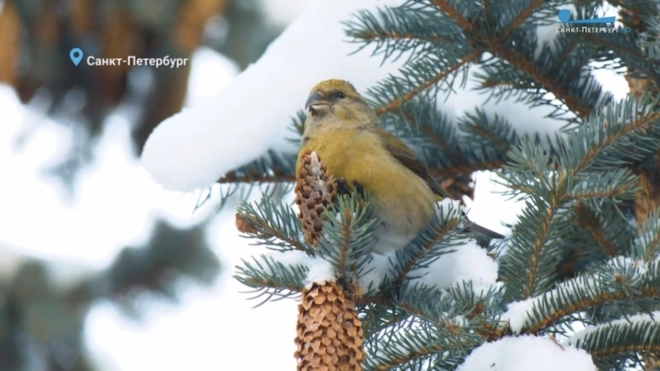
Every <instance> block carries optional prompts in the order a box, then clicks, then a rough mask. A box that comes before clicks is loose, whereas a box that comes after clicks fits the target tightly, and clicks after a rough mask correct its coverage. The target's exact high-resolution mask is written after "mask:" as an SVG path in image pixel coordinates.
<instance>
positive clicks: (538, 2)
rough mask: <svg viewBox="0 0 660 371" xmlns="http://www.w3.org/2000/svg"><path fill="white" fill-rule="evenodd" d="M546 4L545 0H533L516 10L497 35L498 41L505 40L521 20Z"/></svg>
mask: <svg viewBox="0 0 660 371" xmlns="http://www.w3.org/2000/svg"><path fill="white" fill-rule="evenodd" d="M546 5H547V2H546V1H545V0H534V1H531V2H529V4H527V6H526V7H525V8H524V9H522V10H521V11H518V12H517V15H516V17H515V18H514V19H513V20H512V21H511V22H510V23H509V25H508V26H507V27H506V28H505V29H504V32H503V33H502V34H501V35H500V36H499V39H500V42H504V41H505V40H507V39H508V38H509V37H510V36H511V34H512V33H513V32H514V31H516V30H518V29H519V27H520V25H521V24H522V23H523V22H525V21H527V20H528V19H529V18H530V17H531V16H532V15H533V14H534V13H535V12H537V11H538V9H539V8H540V7H543V6H546Z"/></svg>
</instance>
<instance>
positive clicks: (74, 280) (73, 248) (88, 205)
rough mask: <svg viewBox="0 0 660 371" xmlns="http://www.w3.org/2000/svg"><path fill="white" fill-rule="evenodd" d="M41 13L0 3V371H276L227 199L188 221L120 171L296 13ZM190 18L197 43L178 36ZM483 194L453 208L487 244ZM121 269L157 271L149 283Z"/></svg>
mask: <svg viewBox="0 0 660 371" xmlns="http://www.w3.org/2000/svg"><path fill="white" fill-rule="evenodd" d="M53 3H55V2H46V1H39V0H31V1H25V2H23V1H11V0H5V1H4V2H1V1H0V4H2V13H0V51H2V52H5V51H6V52H7V54H6V55H5V56H0V174H2V175H0V221H1V222H0V316H2V317H0V354H4V355H0V370H14V369H15V370H20V369H27V370H29V371H32V370H35V371H41V370H163V371H165V370H182V369H185V370H200V371H203V370H291V369H293V368H294V367H295V360H294V358H293V351H294V343H293V337H294V328H295V320H296V302H295V301H291V300H289V301H279V302H274V303H268V304H267V305H264V306H261V307H259V308H256V309H252V307H253V306H254V305H255V304H257V301H250V300H248V298H249V297H250V295H249V294H245V293H244V291H245V290H246V288H245V287H242V286H241V285H240V284H239V283H238V282H237V281H235V280H234V279H233V278H232V277H231V276H232V274H233V267H234V266H235V265H236V264H239V262H240V259H246V258H248V257H250V256H252V255H255V254H256V253H259V252H261V251H260V248H258V247H255V246H249V245H248V244H247V242H246V240H243V239H241V238H240V237H239V235H238V232H237V231H236V228H235V225H234V209H235V207H236V205H237V203H238V199H235V200H230V202H229V204H227V205H225V207H224V209H223V211H221V212H219V213H218V212H216V209H217V202H214V200H213V199H212V200H211V202H206V203H205V204H204V205H203V206H202V207H201V208H200V209H197V210H196V211H195V208H196V206H197V204H198V202H199V196H200V195H199V193H197V192H189V193H181V192H171V191H166V190H164V189H163V188H162V186H161V185H159V184H157V183H156V182H155V181H154V180H152V179H151V177H150V176H149V175H148V174H147V173H146V172H145V171H144V170H143V169H142V168H141V166H140V163H139V160H138V159H137V153H139V152H140V150H141V148H142V146H143V145H144V142H145V140H146V138H147V136H148V135H149V133H150V132H151V130H152V129H153V128H154V127H155V126H156V125H157V124H158V123H159V122H160V121H162V120H163V119H164V118H166V117H168V116H170V115H172V114H173V113H175V112H177V111H179V109H180V108H181V106H182V105H183V106H185V105H189V104H190V103H191V102H195V101H198V100H200V99H203V98H207V97H212V96H214V95H215V94H218V93H220V92H221V91H222V90H223V89H224V88H226V87H228V86H229V85H230V84H231V83H232V81H233V80H234V78H235V77H236V76H237V75H238V74H240V73H241V71H242V70H244V69H245V68H246V67H247V66H248V65H249V64H250V63H252V62H255V61H256V60H257V59H258V58H259V57H260V56H261V54H262V53H263V51H264V49H265V48H266V46H267V45H268V44H269V43H270V41H272V40H273V39H274V38H276V37H277V36H278V34H279V33H280V32H281V31H282V30H283V29H284V28H285V27H286V25H287V24H288V23H290V22H291V21H292V20H294V19H295V18H296V17H297V16H298V15H300V14H301V13H302V12H303V11H305V9H306V7H308V6H309V4H310V3H312V1H311V0H249V1H246V0H233V1H220V0H216V1H204V0H194V1H192V0H191V1H166V2H162V4H161V5H160V6H158V7H156V6H155V5H154V4H151V3H153V2H148V3H149V4H151V5H149V4H147V3H146V2H144V3H143V2H140V1H137V0H136V1H135V3H136V4H138V5H135V6H133V7H131V6H126V7H121V6H119V5H116V3H113V2H110V1H100V2H96V5H95V6H97V7H98V8H99V9H104V11H105V13H104V14H110V16H107V17H109V18H107V19H103V20H101V21H100V22H99V25H96V24H95V22H92V20H91V19H90V18H91V16H89V15H90V14H97V13H94V10H93V9H89V7H91V5H89V4H92V3H93V2H91V1H83V0H80V1H70V2H66V1H61V2H58V3H60V4H59V5H58V6H57V7H55V8H52V9H51V8H49V7H52V6H54V5H52V4H53ZM126 3H127V4H132V3H133V2H130V1H129V2H126ZM186 3H190V4H193V3H194V7H193V8H194V9H193V10H192V11H190V10H186V7H185V4H186ZM81 4H83V5H85V4H87V5H86V6H88V8H85V6H83V5H81ZM139 4H142V5H139ZM144 4H147V5H144ZM163 4H164V5H163ZM40 7H43V9H41V8H40ZM47 8H48V9H47ZM81 8H82V10H81ZM99 9H96V11H98V10H99ZM53 10H57V12H55V13H54V12H53ZM81 12H82V13H81ZM113 12H114V13H113ZM204 12H206V13H204ZM52 14H58V15H59V16H61V17H64V16H62V14H66V17H69V18H66V17H65V18H66V19H67V22H69V24H70V27H64V28H58V27H59V26H58V25H61V23H58V22H59V21H61V18H60V19H59V20H58V19H52V17H57V15H53V16H52V17H51V15H52ZM80 14H83V15H80ZM191 14H192V15H191ZM195 16H197V17H201V18H200V19H201V20H204V22H202V24H203V25H204V26H203V27H201V26H200V27H199V29H198V30H197V29H190V28H186V27H187V26H186V25H188V26H189V25H190V24H191V21H190V20H191V19H193V20H195V22H196V23H195V24H199V23H200V22H198V21H199V19H195V18H194V17H195ZM112 17H115V18H112ZM186 17H188V18H186ZM191 17H192V18H191ZM181 19H184V20H183V21H181ZM168 20H169V22H170V23H167V22H168ZM35 25H39V27H36V26H35ZM31 26H35V27H31ZM193 28H194V27H193ZM26 29H28V30H27V31H26ZM63 29H65V30H64V31H63ZM58 30H59V31H58ZM172 30H173V32H172ZM19 31H20V32H19ZM17 32H18V33H17ZM197 34H199V35H198V36H195V35H197ZM182 35H183V36H182ZM186 35H188V36H189V37H188V38H186ZM190 35H193V36H190ZM28 36H29V37H28ZM127 38H128V39H130V40H129V41H126V40H127ZM99 40H102V41H99ZM172 40H174V41H172ZM77 42H80V43H81V44H80V45H78V44H77ZM109 45H115V46H114V47H110V46H109ZM126 45H129V46H126ZM74 46H79V47H81V48H82V49H83V50H85V51H90V50H92V52H90V53H92V54H94V53H96V55H99V56H101V55H108V56H113V53H115V55H114V56H123V55H122V54H119V55H117V54H116V53H121V52H122V51H125V52H126V53H125V54H124V55H138V56H152V57H158V56H165V55H171V56H185V55H188V54H189V55H190V57H191V61H192V63H191V68H190V70H189V71H178V72H172V71H164V70H162V69H161V70H160V71H153V70H149V69H148V68H135V69H132V70H129V71H116V70H113V69H111V68H110V67H96V68H89V67H85V68H79V69H75V68H73V67H72V65H71V64H70V62H69V61H68V53H69V49H70V48H71V47H74ZM307 47H309V45H300V50H301V52H302V53H304V52H305V50H304V49H305V48H307ZM86 48H87V49H86ZM177 48H178V49H177ZM173 50H179V53H180V54H178V55H177V54H176V52H175V51H173ZM12 53H13V54H12ZM186 53H188V54H186ZM11 56H14V57H15V58H13V59H11V58H10V57H11ZM292 58H293V57H292ZM67 63H68V64H67ZM104 69H105V70H104ZM102 71H104V72H102ZM166 73H174V75H171V74H170V75H167V74H166ZM278 73H280V71H273V74H278ZM179 81H183V82H184V83H183V84H179V83H178V82H179ZM603 81H606V84H607V86H609V87H611V90H612V91H613V92H615V93H616V95H617V96H619V97H620V96H623V95H624V94H625V91H626V90H627V85H626V83H625V81H624V80H623V78H621V77H616V76H614V75H607V76H603ZM186 83H187V89H186ZM358 85H359V84H358ZM360 87H361V88H366V86H364V87H362V86H360ZM304 89H308V87H304ZM273 94H274V95H275V96H279V95H278V94H279V93H278V92H273ZM302 104H303V101H300V106H302ZM89 107H92V108H89ZM163 107H164V108H163ZM245 107H250V105H246V106H245ZM245 113H246V114H248V115H249V114H250V112H249V110H247V111H246V112H245ZM244 145H245V146H249V145H250V141H249V140H246V141H245V142H244ZM493 178H494V176H493V175H491V174H489V173H481V174H477V175H476V176H475V179H476V184H477V187H476V192H475V201H476V202H475V203H474V204H471V203H470V200H466V201H467V202H468V209H469V210H470V211H469V215H470V217H471V219H473V220H475V221H476V222H478V223H480V224H483V225H485V226H488V227H490V228H493V229H495V230H500V231H501V230H502V228H498V226H500V225H501V224H500V223H514V222H515V218H516V213H517V211H518V210H517V207H516V206H515V205H513V204H512V202H510V201H506V200H505V199H503V198H502V197H501V196H499V195H498V194H497V192H498V191H501V190H502V189H501V188H498V186H495V185H494V184H493V183H492V182H491V180H492V179H493ZM255 196H257V195H255ZM493 210H497V213H493V212H492V211H493ZM196 226H200V228H201V229H200V228H195V227H196ZM200 236H201V237H200ZM175 241H176V242H175ZM176 243H179V244H185V245H186V246H187V248H190V246H195V248H192V250H190V251H192V252H190V254H188V255H186V256H185V257H183V258H182V257H180V256H179V255H177V253H176V252H172V250H168V249H165V250H158V246H161V245H163V244H164V245H169V244H171V245H172V246H171V248H172V249H174V250H176V249H177V248H178V245H176ZM126 247H134V249H132V250H124V249H125V248H126ZM207 248H208V249H210V251H211V252H212V255H204V252H205V251H206V249H207ZM149 249H151V250H149ZM139 251H152V253H151V254H152V255H149V253H145V254H146V255H145V256H147V257H152V258H156V259H163V261H165V262H166V263H165V265H167V264H170V265H172V267H170V268H168V269H161V267H160V266H155V267H154V266H152V265H149V264H148V263H145V262H144V260H145V259H146V258H144V259H140V255H139V253H138V252H139ZM191 256H194V257H192V258H191ZM211 256H217V260H218V262H219V263H217V264H214V261H213V259H212V258H211ZM200 257H201V258H200ZM168 259H169V260H168ZM200 259H201V260H200ZM181 261H183V262H184V263H185V264H184V263H181ZM141 264H142V265H141ZM218 264H219V265H218ZM145 271H148V272H153V274H154V275H155V276H153V277H152V276H148V275H147V276H145V275H141V273H144V272H145ZM216 274H217V276H216ZM188 276H190V277H188ZM191 278H192V279H191ZM194 282H202V283H207V285H197V284H193V283H194ZM44 285H45V287H42V286H44ZM26 292H27V293H26ZM63 293H66V295H64V294H63ZM45 297H49V298H51V297H52V300H51V299H49V300H46V299H45ZM62 297H65V298H66V300H67V303H65V304H62V302H61V300H63V299H62ZM173 299H174V300H173ZM71 302H74V303H75V305H74V304H71ZM81 303H82V304H81ZM55 306H57V307H58V308H60V307H61V308H65V309H63V310H61V311H59V312H58V311H57V310H54V309H53V308H54V307H55ZM53 313H55V314H53ZM58 313H59V314H58ZM76 320H79V322H80V323H77V322H76ZM17 323H18V324H20V325H18V326H17ZM79 343H80V344H79ZM78 351H80V352H82V353H81V354H79V355H76V353H77V352H78ZM12 355H13V356H12ZM81 357H82V358H84V359H85V361H84V362H81V361H79V359H81ZM18 367H23V368H18Z"/></svg>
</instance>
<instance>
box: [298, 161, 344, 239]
mask: <svg viewBox="0 0 660 371" xmlns="http://www.w3.org/2000/svg"><path fill="white" fill-rule="evenodd" d="M298 166H300V167H301V168H300V171H299V172H298V177H297V178H296V187H295V189H294V192H295V193H296V204H297V205H298V208H299V209H300V211H299V213H298V218H300V222H301V223H302V229H303V234H304V235H305V241H306V242H307V243H308V244H310V245H313V246H316V245H317V244H318V241H319V238H320V236H321V224H322V223H323V212H324V210H325V208H326V207H327V206H328V205H329V204H330V203H331V202H332V199H333V198H334V197H335V195H336V193H337V187H335V181H334V179H333V178H332V175H330V174H329V173H328V172H327V170H326V168H325V165H323V162H322V161H321V158H320V157H319V156H318V155H317V154H316V152H313V151H309V152H307V153H305V154H304V155H303V156H302V159H301V163H300V164H298Z"/></svg>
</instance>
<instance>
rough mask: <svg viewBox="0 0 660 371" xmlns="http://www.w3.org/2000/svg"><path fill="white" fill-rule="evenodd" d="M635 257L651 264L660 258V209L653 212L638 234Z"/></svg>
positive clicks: (634, 248) (634, 249)
mask: <svg viewBox="0 0 660 371" xmlns="http://www.w3.org/2000/svg"><path fill="white" fill-rule="evenodd" d="M633 251H634V253H633V256H635V257H639V258H641V259H643V260H644V261H647V262H650V261H653V260H655V259H657V258H658V256H660V209H656V210H652V211H651V212H650V213H649V216H648V217H647V218H646V219H645V220H644V223H643V224H642V225H641V227H640V228H639V231H638V232H637V238H635V241H634V243H633Z"/></svg>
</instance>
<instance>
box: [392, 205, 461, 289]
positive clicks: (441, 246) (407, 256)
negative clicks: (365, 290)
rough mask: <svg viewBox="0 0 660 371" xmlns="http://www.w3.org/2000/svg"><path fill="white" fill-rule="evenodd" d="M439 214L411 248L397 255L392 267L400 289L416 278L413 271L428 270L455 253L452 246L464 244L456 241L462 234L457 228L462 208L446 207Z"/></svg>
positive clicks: (434, 216) (441, 208)
mask: <svg viewBox="0 0 660 371" xmlns="http://www.w3.org/2000/svg"><path fill="white" fill-rule="evenodd" d="M438 214H441V215H442V217H439V216H438V215H437V214H436V213H434V214H433V215H432V218H431V222H430V223H429V226H428V227H427V228H426V230H424V231H423V232H422V233H420V234H419V236H417V237H416V238H415V239H414V240H413V241H411V242H410V244H409V245H408V247H406V248H405V249H401V250H399V251H397V252H396V259H395V261H394V262H393V266H392V270H393V277H394V278H393V280H392V283H393V284H394V285H396V286H399V285H401V284H402V283H403V282H404V281H405V280H410V279H414V278H417V277H415V276H413V275H412V274H411V272H413V271H414V270H417V269H419V270H421V271H423V270H424V269H427V268H428V267H429V266H430V264H432V263H433V262H434V261H436V260H437V259H438V258H440V256H442V255H444V254H447V253H450V252H452V250H451V248H452V247H454V246H457V245H460V244H461V242H464V241H461V240H460V239H459V238H456V237H457V234H458V232H459V231H457V229H456V226H457V225H459V224H460V223H461V221H462V216H461V212H460V209H456V208H453V207H452V206H448V207H447V208H445V207H444V205H443V206H441V207H440V209H439V211H438Z"/></svg>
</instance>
